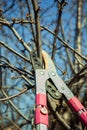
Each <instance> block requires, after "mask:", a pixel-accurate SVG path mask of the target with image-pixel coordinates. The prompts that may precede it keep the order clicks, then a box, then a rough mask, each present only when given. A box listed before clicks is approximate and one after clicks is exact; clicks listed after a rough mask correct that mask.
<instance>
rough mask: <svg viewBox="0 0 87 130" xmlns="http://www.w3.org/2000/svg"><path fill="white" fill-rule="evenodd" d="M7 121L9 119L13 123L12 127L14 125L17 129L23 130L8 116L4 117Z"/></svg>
mask: <svg viewBox="0 0 87 130" xmlns="http://www.w3.org/2000/svg"><path fill="white" fill-rule="evenodd" d="M4 118H5V119H8V120H9V121H10V122H11V123H12V125H14V126H15V127H16V128H17V130H22V129H21V128H19V126H18V125H17V124H16V123H15V122H14V121H12V120H11V119H10V118H9V117H8V116H6V117H4Z"/></svg>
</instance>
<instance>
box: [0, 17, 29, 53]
mask: <svg viewBox="0 0 87 130" xmlns="http://www.w3.org/2000/svg"><path fill="white" fill-rule="evenodd" d="M0 24H3V25H5V26H7V27H9V28H10V29H11V31H12V32H13V34H14V35H15V36H16V38H17V39H18V41H20V43H21V44H22V45H23V46H24V47H25V48H26V49H27V51H28V52H29V53H30V52H31V49H30V48H29V46H28V45H27V44H26V43H25V42H24V41H23V39H22V38H21V37H20V36H19V34H18V33H17V31H16V30H15V28H14V27H12V26H11V24H10V22H8V21H7V20H6V19H1V18H0Z"/></svg>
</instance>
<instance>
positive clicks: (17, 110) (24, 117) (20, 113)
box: [1, 89, 31, 123]
mask: <svg viewBox="0 0 87 130" xmlns="http://www.w3.org/2000/svg"><path fill="white" fill-rule="evenodd" d="M1 91H2V93H3V95H4V96H5V97H6V98H8V95H7V94H6V92H5V91H4V90H3V89H2V90H1ZM8 101H9V103H10V104H11V105H12V107H13V108H14V109H15V110H16V112H17V113H18V114H19V115H20V116H21V117H22V118H23V119H25V120H26V121H28V122H29V123H31V121H30V120H29V119H28V118H27V117H26V116H25V115H24V114H23V113H22V112H21V111H19V109H18V108H17V107H16V106H15V105H14V103H13V102H12V101H11V100H8Z"/></svg>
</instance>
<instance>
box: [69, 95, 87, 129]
mask: <svg viewBox="0 0 87 130" xmlns="http://www.w3.org/2000/svg"><path fill="white" fill-rule="evenodd" d="M68 104H69V105H70V107H71V108H72V109H73V110H74V111H75V112H76V113H77V114H78V115H79V118H80V120H81V121H82V122H83V123H84V125H85V126H86V127H87V111H86V109H85V108H84V106H83V105H82V104H81V102H80V101H79V100H78V99H77V97H73V98H71V99H70V100H68Z"/></svg>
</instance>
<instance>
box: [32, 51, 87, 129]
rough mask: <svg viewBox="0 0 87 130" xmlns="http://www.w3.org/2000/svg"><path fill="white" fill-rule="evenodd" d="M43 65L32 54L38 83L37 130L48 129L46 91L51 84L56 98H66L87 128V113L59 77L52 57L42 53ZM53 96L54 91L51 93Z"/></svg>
mask: <svg viewBox="0 0 87 130" xmlns="http://www.w3.org/2000/svg"><path fill="white" fill-rule="evenodd" d="M42 56H43V63H44V65H43V66H42V65H41V63H40V61H39V59H38V58H36V55H35V54H34V53H32V55H31V60H32V64H33V68H34V70H35V82H36V102H35V104H36V109H35V125H36V130H47V129H48V109H47V96H46V91H49V90H48V88H47V86H48V85H49V84H50V86H51V87H52V89H54V92H56V96H55V94H53V95H54V97H55V98H57V99H58V98H60V97H61V96H63V97H64V99H65V100H66V102H67V104H68V105H69V106H70V108H71V109H72V110H73V111H74V112H75V113H76V114H77V116H78V117H79V119H80V120H81V121H82V122H83V124H84V125H85V126H86V127H87V111H86V109H85V107H84V106H83V105H82V104H81V102H80V101H79V100H78V99H77V97H76V96H74V94H73V93H72V91H71V90H70V89H69V88H68V87H67V85H66V84H65V83H64V81H63V80H62V79H61V78H60V77H59V75H58V74H57V71H56V67H55V65H54V63H53V61H52V59H51V58H50V56H49V55H48V54H47V53H46V52H45V51H42ZM49 93H50V95H51V96H52V91H51V90H50V91H49Z"/></svg>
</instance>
